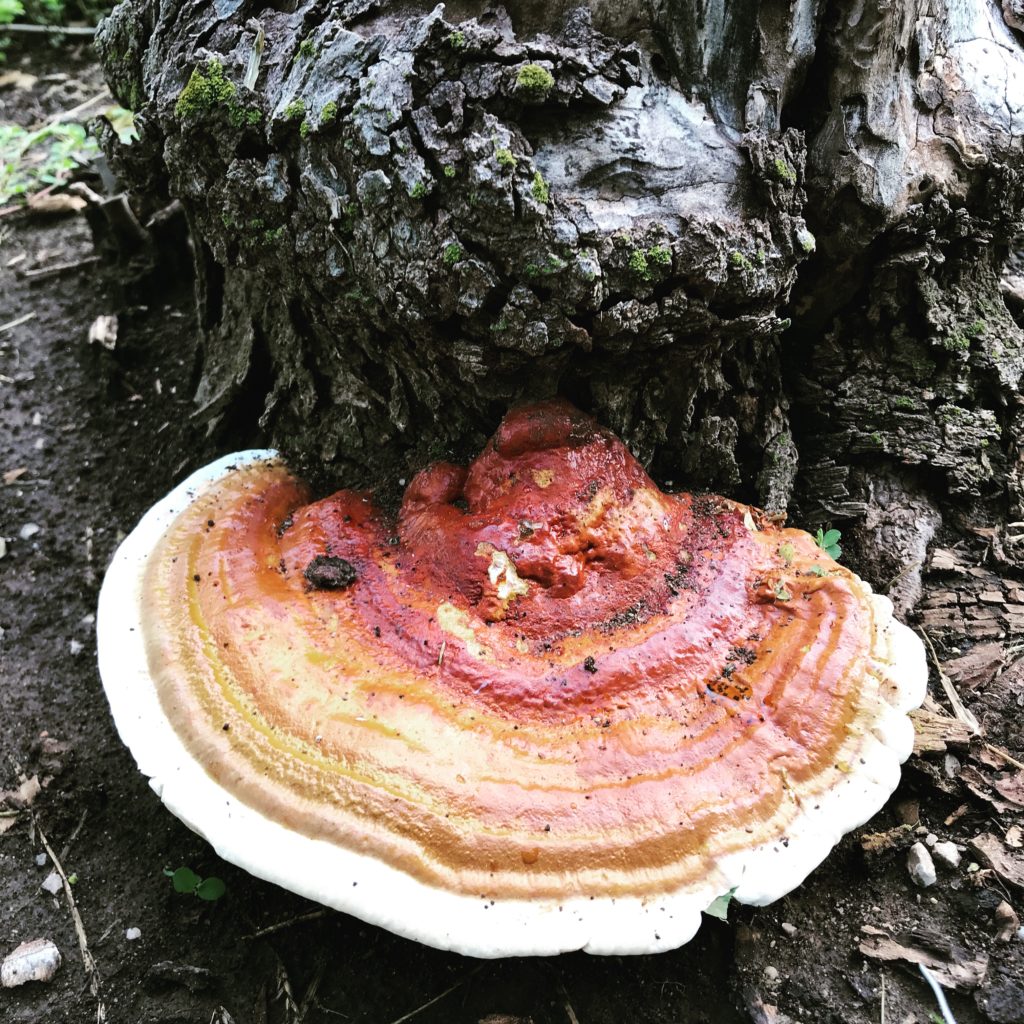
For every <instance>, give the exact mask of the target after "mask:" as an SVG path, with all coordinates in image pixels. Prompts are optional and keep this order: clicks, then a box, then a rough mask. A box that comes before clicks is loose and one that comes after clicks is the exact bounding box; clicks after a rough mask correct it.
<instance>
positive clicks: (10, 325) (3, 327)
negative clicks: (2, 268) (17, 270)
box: [0, 264, 36, 334]
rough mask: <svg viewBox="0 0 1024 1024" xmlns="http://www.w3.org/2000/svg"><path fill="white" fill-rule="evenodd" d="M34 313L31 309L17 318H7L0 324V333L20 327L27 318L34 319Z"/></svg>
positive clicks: (25, 322)
mask: <svg viewBox="0 0 1024 1024" xmlns="http://www.w3.org/2000/svg"><path fill="white" fill-rule="evenodd" d="M8 266H10V264H8ZM35 315H36V314H35V311H34V310H33V311H32V312H31V313H26V314H25V315H24V316H19V317H18V319H17V320H8V321H7V323H5V324H0V334H3V333H4V331H12V330H14V328H15V327H20V326H21V325H22V324H27V323H28V322H29V320H34V319H35Z"/></svg>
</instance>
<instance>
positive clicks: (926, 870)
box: [907, 843, 935, 889]
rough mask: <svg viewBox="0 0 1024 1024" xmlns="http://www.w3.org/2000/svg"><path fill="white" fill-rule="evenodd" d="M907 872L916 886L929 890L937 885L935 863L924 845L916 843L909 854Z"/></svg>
mask: <svg viewBox="0 0 1024 1024" xmlns="http://www.w3.org/2000/svg"><path fill="white" fill-rule="evenodd" d="M907 871H908V872H910V879H911V881H912V882H913V883H914V885H919V886H920V887H921V888H922V889H927V888H928V886H929V885H934V884H935V863H934V862H933V861H932V855H931V854H930V853H929V852H928V847H927V846H925V845H924V843H914V845H913V846H912V847H911V848H910V852H909V853H908V854H907Z"/></svg>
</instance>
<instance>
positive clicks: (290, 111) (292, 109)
mask: <svg viewBox="0 0 1024 1024" xmlns="http://www.w3.org/2000/svg"><path fill="white" fill-rule="evenodd" d="M305 116H306V103H305V100H301V99H294V100H292V101H291V103H289V104H288V106H287V107H285V108H284V119H285V120H286V121H301V120H302V118H304V117H305Z"/></svg>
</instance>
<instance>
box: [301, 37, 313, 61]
mask: <svg viewBox="0 0 1024 1024" xmlns="http://www.w3.org/2000/svg"><path fill="white" fill-rule="evenodd" d="M298 56H299V57H314V56H316V46H315V45H314V44H313V40H312V39H303V40H302V42H301V43H299V52H298Z"/></svg>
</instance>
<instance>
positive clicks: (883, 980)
mask: <svg viewBox="0 0 1024 1024" xmlns="http://www.w3.org/2000/svg"><path fill="white" fill-rule="evenodd" d="M880 977H881V979H882V991H881V1001H882V1009H881V1017H880V1018H879V1020H880V1021H881V1024H885V975H884V974H880Z"/></svg>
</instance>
